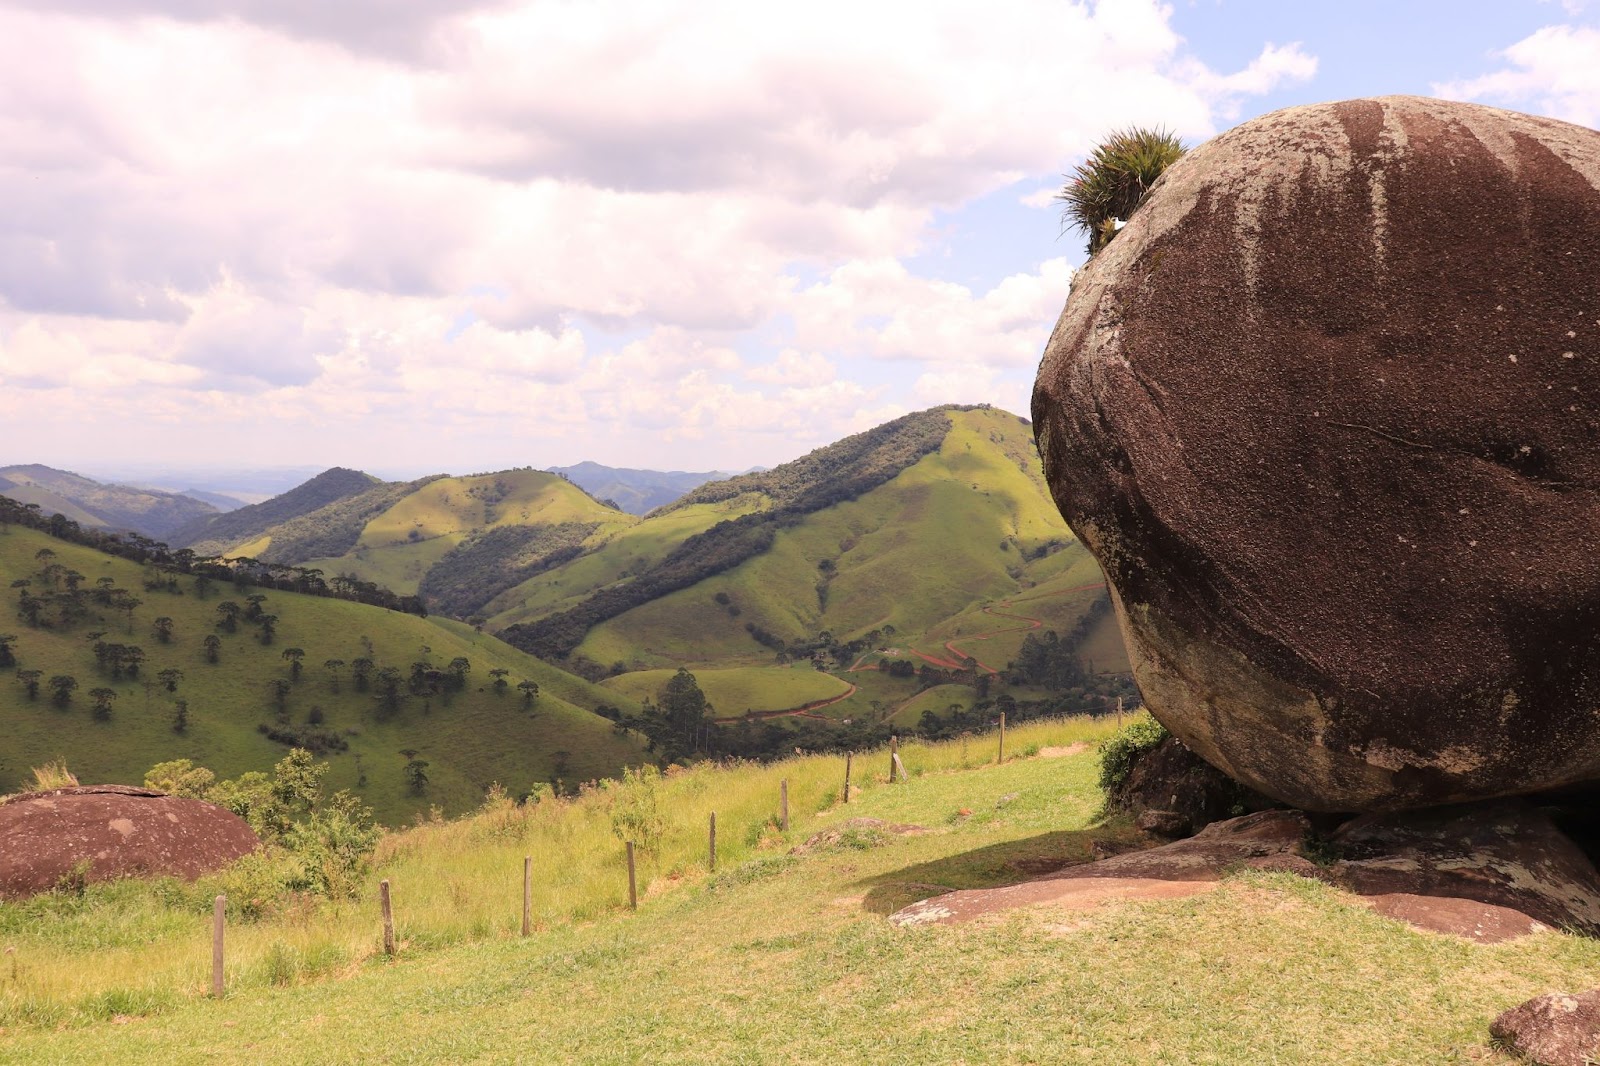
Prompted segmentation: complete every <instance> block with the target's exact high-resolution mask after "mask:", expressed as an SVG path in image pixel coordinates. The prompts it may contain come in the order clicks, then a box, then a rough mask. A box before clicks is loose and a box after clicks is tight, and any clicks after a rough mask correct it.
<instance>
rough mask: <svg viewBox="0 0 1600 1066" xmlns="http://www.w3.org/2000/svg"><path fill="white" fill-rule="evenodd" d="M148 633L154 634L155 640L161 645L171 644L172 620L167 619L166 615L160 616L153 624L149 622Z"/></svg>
mask: <svg viewBox="0 0 1600 1066" xmlns="http://www.w3.org/2000/svg"><path fill="white" fill-rule="evenodd" d="M150 631H151V632H152V633H154V634H155V636H156V639H157V640H159V641H160V642H161V643H163V644H171V643H172V619H170V618H168V617H167V616H166V615H162V616H161V617H160V618H157V619H156V620H155V621H154V622H151V623H150Z"/></svg>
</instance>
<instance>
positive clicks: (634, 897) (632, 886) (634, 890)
mask: <svg viewBox="0 0 1600 1066" xmlns="http://www.w3.org/2000/svg"><path fill="white" fill-rule="evenodd" d="M628 907H629V908H630V909H631V910H638V909H639V880H638V877H637V875H636V874H635V873H634V872H633V841H631V840H630V841H628Z"/></svg>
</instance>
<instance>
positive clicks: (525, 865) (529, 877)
mask: <svg viewBox="0 0 1600 1066" xmlns="http://www.w3.org/2000/svg"><path fill="white" fill-rule="evenodd" d="M531 932H533V856H532V855H524V856H523V857H522V935H523V936H527V935H528V934H529V933H531Z"/></svg>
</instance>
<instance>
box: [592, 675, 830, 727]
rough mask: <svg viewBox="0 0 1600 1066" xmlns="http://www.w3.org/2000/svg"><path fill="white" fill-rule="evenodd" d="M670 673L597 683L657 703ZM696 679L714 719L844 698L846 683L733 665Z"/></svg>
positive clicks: (611, 679)
mask: <svg viewBox="0 0 1600 1066" xmlns="http://www.w3.org/2000/svg"><path fill="white" fill-rule="evenodd" d="M674 673H675V671H673V670H637V671H634V672H633V673H627V674H619V675H618V676H616V677H611V678H607V679H606V680H604V681H602V682H601V683H600V684H601V685H602V686H603V687H604V688H607V689H609V690H610V691H612V692H620V693H622V694H623V695H625V696H627V697H629V698H630V699H633V700H635V701H640V702H642V701H644V700H646V699H649V700H652V701H654V700H656V699H657V698H658V696H659V693H660V692H661V688H662V686H663V685H665V684H666V683H667V681H668V680H669V679H671V677H672V675H673V674H674ZM694 676H695V681H696V682H698V684H699V685H700V690H701V691H702V692H704V693H705V694H706V699H707V700H708V701H710V703H711V705H712V707H714V708H715V713H716V716H717V717H719V718H732V717H735V716H737V715H741V714H744V713H745V712H746V711H756V712H758V713H759V712H761V711H778V710H787V709H789V708H793V707H801V706H804V705H806V704H808V703H815V702H818V701H821V700H831V699H834V698H836V697H839V696H843V695H846V694H847V693H848V692H849V691H850V684H849V683H848V682H845V681H841V680H840V679H839V678H837V677H834V676H833V675H832V674H826V673H822V672H821V671H818V670H814V669H812V667H811V665H810V664H809V663H807V664H803V665H799V666H735V667H730V668H728V669H724V670H699V671H697V672H696V673H695V675H694Z"/></svg>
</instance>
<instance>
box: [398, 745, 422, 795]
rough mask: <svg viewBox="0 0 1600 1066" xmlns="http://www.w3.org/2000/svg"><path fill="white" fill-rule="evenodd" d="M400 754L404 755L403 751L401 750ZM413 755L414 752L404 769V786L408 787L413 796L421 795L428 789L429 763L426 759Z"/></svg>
mask: <svg viewBox="0 0 1600 1066" xmlns="http://www.w3.org/2000/svg"><path fill="white" fill-rule="evenodd" d="M401 754H402V755H404V754H405V752H401ZM414 756H415V753H413V758H412V759H411V761H410V762H408V763H406V768H405V771H404V773H405V775H406V787H407V788H408V789H410V791H411V794H412V795H413V796H421V795H423V794H425V793H426V792H427V791H428V765H429V764H428V761H427V760H426V759H418V758H415V757H414Z"/></svg>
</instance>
